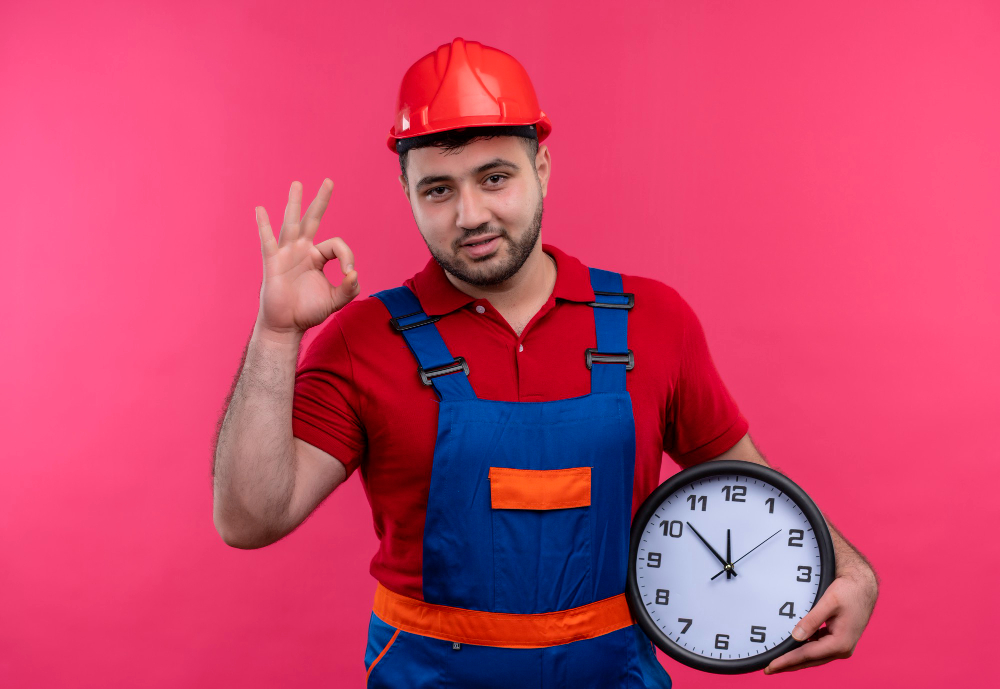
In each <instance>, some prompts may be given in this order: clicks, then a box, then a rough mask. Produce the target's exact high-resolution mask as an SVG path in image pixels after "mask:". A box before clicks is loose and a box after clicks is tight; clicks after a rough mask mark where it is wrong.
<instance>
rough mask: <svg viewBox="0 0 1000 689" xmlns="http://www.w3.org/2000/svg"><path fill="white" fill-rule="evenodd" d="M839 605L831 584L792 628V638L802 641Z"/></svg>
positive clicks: (829, 616)
mask: <svg viewBox="0 0 1000 689" xmlns="http://www.w3.org/2000/svg"><path fill="white" fill-rule="evenodd" d="M839 607H840V601H839V600H838V598H837V593H836V591H834V590H833V587H832V586H831V587H830V588H828V589H827V590H826V592H825V593H824V594H823V595H822V596H821V597H820V599H819V601H818V602H817V603H816V605H814V606H813V607H812V610H810V611H809V612H808V613H806V616H805V617H803V618H802V619H801V620H799V623H798V624H797V625H795V629H793V630H792V638H793V639H795V640H796V641H803V640H805V639H808V638H809V637H810V636H812V635H813V634H815V633H816V630H817V629H819V628H820V627H822V626H823V624H824V623H825V622H826V621H827V620H828V619H830V618H831V617H833V615H834V613H836V612H837V610H838V608H839Z"/></svg>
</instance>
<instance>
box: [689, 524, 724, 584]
mask: <svg viewBox="0 0 1000 689" xmlns="http://www.w3.org/2000/svg"><path fill="white" fill-rule="evenodd" d="M685 524H687V525H688V528H689V529H691V530H692V531H694V535H695V536H697V537H698V538H700V539H701V542H702V543H704V544H705V545H707V546H708V549H709V550H711V551H712V555H715V557H716V559H718V561H719V562H721V563H722V566H723V567H729V571H731V572H732V573H733V576H734V577H735V576H736V570H735V569H733V568H732V565H730V564H729V563H728V562H726V559H725V558H724V557H722V556H721V555H719V554H718V553H717V552H715V548H713V547H712V544H711V543H709V542H708V541H706V540H705V539H704V537H702V535H701V534H700V533H698V529H696V528H694V527H693V526H691V522H685ZM722 571H723V572H725V571H726V570H722ZM713 578H714V577H713Z"/></svg>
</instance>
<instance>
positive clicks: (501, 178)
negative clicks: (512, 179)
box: [486, 175, 507, 184]
mask: <svg viewBox="0 0 1000 689" xmlns="http://www.w3.org/2000/svg"><path fill="white" fill-rule="evenodd" d="M494 177H496V178H497V179H500V180H504V179H507V176H506V175H490V176H489V177H487V178H486V179H493V178H494ZM496 184H499V182H496Z"/></svg>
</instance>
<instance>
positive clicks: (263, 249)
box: [253, 206, 278, 259]
mask: <svg viewBox="0 0 1000 689" xmlns="http://www.w3.org/2000/svg"><path fill="white" fill-rule="evenodd" d="M253 210H254V216H255V217H256V218H257V233H258V234H259V235H260V253H261V255H262V256H263V257H264V258H265V259H266V258H267V257H268V256H273V255H274V253H275V252H276V251H277V250H278V242H277V241H275V239H274V230H273V229H271V221H270V220H269V219H268V217H267V211H266V210H264V207H263V206H257V207H256V208H254V209H253Z"/></svg>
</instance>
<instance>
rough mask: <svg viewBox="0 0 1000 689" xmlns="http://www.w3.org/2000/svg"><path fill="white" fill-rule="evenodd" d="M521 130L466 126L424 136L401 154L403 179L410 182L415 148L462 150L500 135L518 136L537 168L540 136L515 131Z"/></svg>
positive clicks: (400, 163)
mask: <svg viewBox="0 0 1000 689" xmlns="http://www.w3.org/2000/svg"><path fill="white" fill-rule="evenodd" d="M519 130H520V128H514V127H466V128H465V129H449V130H447V131H443V132H437V133H435V134H428V135H426V136H422V137H420V141H419V142H417V143H416V144H415V145H412V146H409V147H407V148H406V149H405V150H404V151H403V152H402V153H400V154H399V169H400V171H401V172H402V173H403V181H404V182H406V184H407V185H409V183H410V180H409V178H408V177H407V176H406V159H407V157H408V156H409V154H410V151H411V150H412V149H414V148H426V147H427V146H436V147H437V148H441V149H444V151H445V152H451V151H460V150H462V149H463V148H465V146H467V145H468V144H470V143H472V142H473V141H479V140H480V139H494V138H496V137H498V136H516V137H517V138H518V139H520V140H521V143H522V145H523V146H524V150H525V153H527V154H528V160H529V161H531V169H532V170H535V156H536V155H538V137H537V136H524V135H523V134H520V133H513V132H516V131H519ZM536 173H537V170H536Z"/></svg>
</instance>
